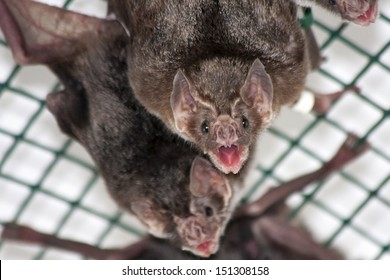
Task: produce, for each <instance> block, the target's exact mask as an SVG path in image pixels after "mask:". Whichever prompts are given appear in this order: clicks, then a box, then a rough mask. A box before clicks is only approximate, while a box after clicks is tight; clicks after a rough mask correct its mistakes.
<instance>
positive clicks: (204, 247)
mask: <svg viewBox="0 0 390 280" xmlns="http://www.w3.org/2000/svg"><path fill="white" fill-rule="evenodd" d="M210 244H211V242H210V241H206V242H203V243H202V244H200V245H199V246H198V247H197V249H198V250H199V251H201V252H207V251H208V250H209V247H210Z"/></svg>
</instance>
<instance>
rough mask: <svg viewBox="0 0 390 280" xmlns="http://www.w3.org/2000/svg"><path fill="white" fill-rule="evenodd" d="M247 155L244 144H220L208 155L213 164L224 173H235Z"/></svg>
mask: <svg viewBox="0 0 390 280" xmlns="http://www.w3.org/2000/svg"><path fill="white" fill-rule="evenodd" d="M247 156H248V148H247V147H246V146H238V145H230V146H220V147H219V148H217V149H214V150H212V151H211V153H210V157H211V160H212V162H213V163H214V164H215V166H216V167H217V168H218V169H219V170H221V171H222V172H223V173H225V174H229V173H231V172H232V173H234V174H237V173H238V172H239V171H240V170H241V167H242V165H243V164H244V162H245V161H246V159H247Z"/></svg>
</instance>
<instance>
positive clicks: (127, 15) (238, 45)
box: [109, 0, 309, 173]
mask: <svg viewBox="0 0 390 280" xmlns="http://www.w3.org/2000/svg"><path fill="white" fill-rule="evenodd" d="M109 7H110V9H111V11H112V12H113V13H114V14H115V15H116V16H117V18H118V19H120V20H121V21H122V22H123V24H124V25H125V26H126V27H127V29H128V32H129V34H130V36H129V43H128V64H129V70H128V76H129V80H130V84H131V86H132V88H133V90H134V94H135V96H136V97H137V99H138V100H139V101H140V102H141V103H142V104H143V105H144V106H145V108H146V109H147V110H148V111H149V112H151V113H152V114H153V115H155V116H157V117H158V118H160V119H161V120H162V121H163V122H164V124H165V125H166V126H167V127H168V128H169V129H170V130H172V131H173V132H175V133H177V134H178V135H180V136H181V137H182V138H184V139H186V140H188V141H190V142H192V143H194V144H195V146H196V147H197V148H198V149H200V150H201V151H202V152H204V153H207V154H208V155H209V157H210V159H211V161H212V162H213V163H214V165H215V166H216V167H217V168H218V169H220V170H221V171H223V172H224V173H237V172H239V171H240V169H241V168H242V166H244V165H245V163H246V162H247V161H248V159H250V157H251V151H252V150H253V148H254V145H255V142H256V138H257V136H258V134H259V133H260V132H261V130H262V129H264V128H265V127H266V126H267V125H269V123H270V122H271V120H272V119H273V118H274V116H275V115H276V114H277V113H278V111H279V109H280V107H281V106H282V105H284V104H290V103H292V102H294V101H295V100H296V99H297V98H298V97H299V94H300V93H301V91H302V89H303V87H304V83H305V79H306V76H307V73H308V68H309V66H308V58H307V49H306V42H305V36H304V34H303V32H302V30H301V29H300V26H299V22H298V21H297V17H296V5H295V3H293V2H291V1H284V0H276V1H265V0H256V1H241V0H240V1H238V0H234V1H231V0H220V1H210V0H186V1H175V0H167V1H161V0H153V1H110V2H109Z"/></svg>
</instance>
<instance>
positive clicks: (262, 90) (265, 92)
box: [240, 59, 273, 122]
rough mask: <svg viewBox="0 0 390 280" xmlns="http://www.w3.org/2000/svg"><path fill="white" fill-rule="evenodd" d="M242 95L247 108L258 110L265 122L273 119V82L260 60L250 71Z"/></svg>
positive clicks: (255, 62) (257, 60) (256, 61)
mask: <svg viewBox="0 0 390 280" xmlns="http://www.w3.org/2000/svg"><path fill="white" fill-rule="evenodd" d="M240 95H241V98H242V100H243V101H244V102H245V104H246V105H247V106H249V107H251V108H256V109H257V110H258V112H259V114H260V115H261V116H262V118H263V120H264V121H265V122H269V121H270V120H271V119H272V98H273V86H272V81H271V77H270V76H269V75H268V74H267V72H266V71H265V69H264V65H263V64H262V63H261V62H260V60H259V59H256V60H255V61H254V62H253V64H252V66H251V68H250V69H249V72H248V75H247V77H246V80H245V83H244V85H243V87H242V88H241V92H240Z"/></svg>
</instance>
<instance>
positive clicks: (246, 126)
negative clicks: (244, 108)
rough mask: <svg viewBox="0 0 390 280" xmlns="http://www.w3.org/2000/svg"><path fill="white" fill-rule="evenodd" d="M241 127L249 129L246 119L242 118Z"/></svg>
mask: <svg viewBox="0 0 390 280" xmlns="http://www.w3.org/2000/svg"><path fill="white" fill-rule="evenodd" d="M242 126H243V127H244V128H248V127H249V121H248V119H247V118H246V117H242Z"/></svg>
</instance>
